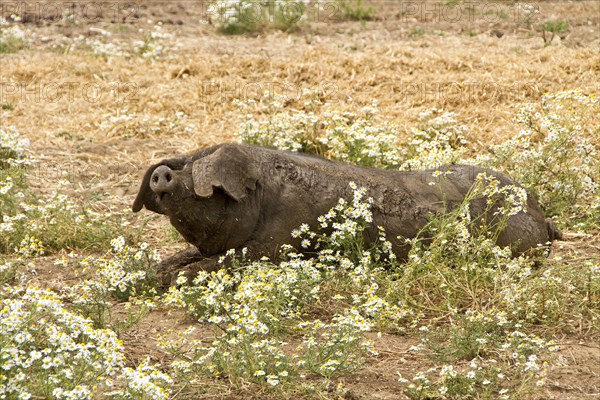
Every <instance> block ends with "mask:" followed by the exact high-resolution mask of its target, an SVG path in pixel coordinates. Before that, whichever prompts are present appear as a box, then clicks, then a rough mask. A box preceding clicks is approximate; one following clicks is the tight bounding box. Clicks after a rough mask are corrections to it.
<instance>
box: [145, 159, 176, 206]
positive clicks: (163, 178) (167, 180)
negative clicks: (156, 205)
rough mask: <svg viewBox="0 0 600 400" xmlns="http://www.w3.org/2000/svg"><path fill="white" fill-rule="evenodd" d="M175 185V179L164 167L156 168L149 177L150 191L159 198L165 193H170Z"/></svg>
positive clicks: (169, 170)
mask: <svg viewBox="0 0 600 400" xmlns="http://www.w3.org/2000/svg"><path fill="white" fill-rule="evenodd" d="M176 184H177V177H176V176H175V174H174V173H173V170H172V169H171V168H169V167H167V166H166V165H161V166H160V167H157V168H156V169H155V170H154V172H153V173H152V176H151V177H150V189H152V191H153V192H154V193H156V194H157V195H158V196H159V197H161V198H162V196H163V195H164V194H165V193H172V192H173V191H174V190H175V185H176Z"/></svg>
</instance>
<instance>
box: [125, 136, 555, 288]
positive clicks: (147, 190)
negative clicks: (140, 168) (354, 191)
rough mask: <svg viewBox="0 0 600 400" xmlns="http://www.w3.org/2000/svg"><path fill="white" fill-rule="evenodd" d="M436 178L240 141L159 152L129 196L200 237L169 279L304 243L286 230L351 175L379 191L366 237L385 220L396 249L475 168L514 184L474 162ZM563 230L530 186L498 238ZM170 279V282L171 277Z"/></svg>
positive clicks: (404, 250) (539, 236) (543, 236)
mask: <svg viewBox="0 0 600 400" xmlns="http://www.w3.org/2000/svg"><path fill="white" fill-rule="evenodd" d="M442 170H444V171H450V172H451V173H449V174H446V175H445V177H444V178H443V179H438V181H437V183H438V184H436V185H433V186H432V185H430V184H429V182H432V181H436V179H435V178H434V177H433V172H434V171H433V170H422V171H391V170H382V169H374V168H367V167H360V166H355V165H350V164H346V163H341V162H335V161H331V160H327V159H324V158H321V157H317V156H312V155H307V154H302V153H293V152H286V151H279V150H273V149H266V148H261V147H254V146H248V145H239V144H221V145H217V146H213V147H209V148H206V149H204V150H201V151H199V152H197V153H195V154H192V155H189V156H183V157H178V158H172V159H168V160H163V161H161V162H159V163H158V164H154V165H152V166H151V167H150V168H149V169H148V171H147V172H146V174H145V175H144V178H143V181H142V185H141V187H140V191H139V193H138V195H137V198H136V199H135V202H134V204H133V211H134V212H137V211H140V210H141V209H142V207H146V208H147V209H148V210H151V211H154V212H157V213H159V214H164V215H167V216H168V217H169V218H170V221H171V224H172V225H173V226H174V227H175V228H176V229H177V230H178V231H179V232H180V233H181V235H182V236H183V237H184V238H185V239H186V240H187V241H188V242H189V243H191V244H192V245H193V246H194V247H193V248H190V249H187V250H184V251H183V252H181V253H179V254H176V255H175V256H173V257H171V258H169V259H167V260H165V261H163V262H162V263H161V264H160V265H159V273H162V274H165V276H167V278H166V280H167V281H170V280H171V279H172V278H173V277H174V276H176V275H177V272H178V271H180V270H185V271H187V272H188V273H190V274H191V273H193V272H197V271H198V270H200V269H204V270H214V269H215V268H216V267H217V262H216V261H217V260H218V258H219V257H220V256H221V255H223V254H224V252H225V251H227V250H228V249H238V250H240V249H242V248H246V249H247V257H249V258H250V259H259V258H261V257H263V256H267V257H269V258H271V259H274V258H276V257H277V256H278V249H279V247H280V246H281V245H282V244H291V245H292V246H295V247H296V248H297V249H299V250H300V243H299V240H300V239H297V238H296V239H294V238H292V237H291V235H290V233H291V231H292V230H293V229H296V228H298V227H299V226H300V225H301V224H303V223H308V224H311V226H314V224H315V223H316V221H317V218H318V217H319V216H320V215H323V214H325V213H327V211H329V210H330V209H331V208H332V207H333V206H335V205H336V204H337V201H338V199H339V198H340V197H347V195H348V190H349V185H348V183H349V182H350V181H354V182H355V183H356V184H357V185H358V186H359V187H365V188H367V189H368V195H369V196H370V197H372V198H373V204H372V212H373V224H372V225H373V228H371V229H370V230H367V231H366V232H365V241H366V243H369V242H372V241H373V240H375V238H376V237H377V228H376V227H377V226H380V225H381V226H383V227H384V228H385V231H386V234H387V237H388V239H389V240H390V241H391V243H392V248H393V251H394V253H395V254H396V255H397V257H398V258H399V259H401V260H402V259H406V257H407V255H408V251H409V247H408V245H407V244H406V242H405V241H404V240H403V239H402V238H414V237H415V236H416V235H417V233H418V232H419V230H420V229H421V228H423V227H424V226H425V224H426V223H427V221H428V214H429V213H430V212H434V213H441V212H443V211H444V210H446V209H452V208H453V207H454V206H456V205H458V204H460V203H461V202H462V201H463V199H464V197H465V195H466V194H467V192H468V191H469V189H470V188H471V186H472V184H473V182H474V180H475V178H476V176H477V175H478V174H479V173H480V172H486V173H487V174H489V175H493V176H494V177H496V179H498V181H499V183H500V185H502V186H504V185H514V184H515V183H514V182H513V181H512V180H510V179H509V178H507V177H506V176H504V175H502V174H500V173H497V172H494V171H491V170H487V169H483V168H478V167H473V166H458V165H451V166H446V167H444V168H442ZM485 207H486V206H485V199H479V200H475V201H473V203H472V204H471V213H472V215H473V216H477V215H479V214H483V212H484V210H485ZM557 238H560V232H559V231H558V230H557V229H556V228H555V226H554V224H553V223H552V221H551V220H550V219H546V218H545V216H544V213H543V212H542V210H541V209H540V207H539V205H538V203H537V202H536V201H535V199H533V198H532V197H531V196H528V200H527V210H526V212H523V211H521V212H519V213H518V214H516V215H514V216H512V217H510V219H509V220H508V226H507V227H506V228H505V229H504V230H503V231H502V232H501V233H500V235H499V236H498V239H497V243H498V244H499V245H501V246H507V245H510V246H512V248H513V253H514V254H515V255H517V254H522V253H524V252H527V251H528V250H530V249H533V248H536V247H538V245H539V244H546V243H548V242H549V241H552V240H554V239H557ZM168 283H170V282H168Z"/></svg>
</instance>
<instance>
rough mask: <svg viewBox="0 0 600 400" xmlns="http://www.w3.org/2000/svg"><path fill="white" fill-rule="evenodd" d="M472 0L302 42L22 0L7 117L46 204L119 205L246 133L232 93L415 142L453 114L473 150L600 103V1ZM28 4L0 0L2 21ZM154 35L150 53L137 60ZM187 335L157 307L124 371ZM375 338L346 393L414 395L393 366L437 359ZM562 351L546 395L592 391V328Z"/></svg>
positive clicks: (40, 274)
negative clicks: (567, 99)
mask: <svg viewBox="0 0 600 400" xmlns="http://www.w3.org/2000/svg"><path fill="white" fill-rule="evenodd" d="M465 3H466V2H463V1H456V2H442V3H423V2H421V1H416V2H411V3H409V2H400V1H397V2H395V1H388V2H372V3H370V4H372V5H373V6H374V7H375V9H376V10H377V13H376V17H375V18H374V19H373V20H370V21H364V22H360V21H338V20H336V19H335V18H331V17H335V15H334V14H335V12H336V11H335V10H333V11H331V15H330V14H327V13H325V15H324V14H321V15H311V16H310V17H309V18H307V20H306V21H305V22H304V23H303V24H302V25H301V26H300V28H299V29H297V30H294V31H292V32H281V31H271V30H266V31H264V32H258V33H256V34H246V35H237V36H236V35H231V36H228V35H224V34H221V33H219V32H217V31H216V29H215V27H214V24H213V23H212V21H208V20H207V18H206V13H205V12H206V8H205V5H203V4H202V3H199V2H193V1H188V2H186V1H175V0H173V1H170V2H155V1H138V2H134V3H131V4H130V6H129V7H130V8H126V9H122V8H120V7H119V6H118V4H117V3H112V4H111V3H92V4H95V6H94V7H92V8H89V7H88V9H87V12H84V10H85V9H86V8H85V3H79V2H76V3H75V4H76V7H75V8H74V9H73V12H72V18H68V19H65V18H56V19H54V18H50V17H48V16H49V15H55V14H53V13H54V12H55V11H54V10H55V9H57V8H58V9H61V7H62V8H64V7H65V4H63V3H53V4H54V5H52V3H50V4H51V5H52V7H54V8H52V7H50V8H49V6H48V5H47V4H43V3H27V4H28V5H27V7H29V8H28V11H27V12H25V13H23V12H19V11H16V15H21V17H22V21H21V22H20V23H18V26H19V27H20V28H21V29H22V30H24V31H25V32H26V37H27V39H26V44H24V45H23V46H22V48H20V49H19V50H18V51H16V52H14V53H10V54H8V53H7V54H0V96H1V98H0V103H2V104H3V107H2V110H0V118H1V119H0V121H1V122H0V123H1V124H2V126H15V127H16V129H17V130H18V131H19V132H20V133H21V134H22V135H23V136H25V137H27V138H28V139H29V140H30V142H31V145H30V148H29V153H30V155H31V156H32V157H33V158H34V159H35V160H36V161H35V164H34V165H33V166H32V172H31V173H30V177H29V179H30V184H31V185H32V188H33V189H34V190H35V191H36V192H37V193H40V194H44V193H49V192H50V191H51V190H53V189H54V188H56V184H57V182H58V180H59V179H61V178H63V179H67V180H69V181H70V182H72V183H73V184H74V187H76V188H78V189H79V191H78V193H77V196H78V197H77V199H78V200H77V201H80V202H83V203H84V204H89V206H90V207H92V208H95V209H99V210H102V209H105V208H106V207H113V208H116V209H123V208H128V207H130V205H131V204H132V202H133V199H134V196H135V194H136V193H137V190H138V185H139V182H140V179H141V176H142V174H143V172H144V171H145V168H146V166H148V165H149V164H151V163H154V162H156V161H157V160H159V159H162V158H165V157H170V156H172V155H176V154H180V153H186V152H190V151H193V150H195V149H197V148H201V147H205V146H208V145H212V144H216V143H221V142H226V141H231V140H234V134H235V133H236V132H237V131H238V129H239V124H240V122H241V118H240V113H239V110H238V108H237V107H236V105H235V104H234V101H233V100H234V99H236V98H237V99H242V100H247V99H252V98H258V97H260V96H261V94H262V93H263V92H265V91H271V92H272V93H275V94H282V95H285V96H287V98H288V99H289V101H288V102H287V103H286V107H289V108H290V109H296V110H302V109H303V108H304V107H305V103H306V102H309V101H310V100H313V99H315V98H316V99H319V100H320V101H321V102H322V103H323V109H349V110H354V109H359V108H361V107H363V106H366V105H370V104H372V103H373V102H374V101H376V102H377V104H378V108H379V111H380V115H381V117H382V118H383V119H384V120H388V121H392V122H395V123H396V124H398V125H400V126H402V127H406V130H407V132H406V134H407V135H408V129H409V127H411V126H414V124H415V123H416V121H417V120H418V115H419V113H421V112H423V111H425V110H428V109H430V108H434V107H435V108H441V109H444V110H446V111H453V112H456V113H457V115H458V117H459V118H460V121H461V122H462V123H464V124H465V125H467V126H468V128H469V134H468V139H469V141H470V142H471V143H473V152H477V151H478V150H481V151H483V149H484V148H485V147H486V146H489V145H490V144H491V143H499V142H500V141H502V140H504V139H506V138H507V135H508V134H509V133H511V132H515V129H516V128H515V125H514V123H513V122H512V118H513V116H514V115H515V113H516V112H517V110H518V109H519V108H520V107H521V106H522V105H523V104H524V103H525V102H532V101H537V100H539V98H540V97H541V95H543V94H544V93H553V92H558V91H561V90H568V89H574V88H580V89H581V90H582V91H583V92H584V93H587V94H590V95H596V96H597V95H599V94H600V93H599V92H600V86H599V82H600V51H599V49H600V3H598V2H597V1H595V0H591V1H586V0H582V1H543V0H540V1H538V2H537V3H536V7H538V8H539V13H537V14H535V15H534V16H533V17H532V18H531V20H530V19H529V17H528V16H526V15H525V14H524V12H523V11H522V10H521V11H519V10H520V9H519V8H518V4H516V3H514V2H504V1H503V2H496V3H493V2H487V3H485V2H471V3H470V4H471V5H473V6H474V7H475V13H474V14H470V10H472V9H468V8H467V7H466V5H465ZM24 4H25V3H14V4H13V3H11V4H3V5H2V7H3V9H2V12H3V15H2V17H4V18H5V19H6V18H9V16H10V15H11V14H13V13H15V11H13V9H10V7H23V5H24ZM450 4H451V5H450ZM98 5H100V6H98ZM98 7H100V8H98ZM99 9H100V10H101V11H102V15H98V14H96V13H97V12H98V10H99ZM17 10H19V9H17ZM90 10H91V11H90ZM130 10H133V11H130ZM20 11H22V9H20ZM60 11H61V13H62V12H64V11H65V10H64V9H61V10H60ZM90 13H91V14H90ZM547 20H561V21H566V22H568V26H569V30H568V32H566V33H564V34H561V35H560V36H562V37H559V35H557V36H556V37H554V38H553V39H552V41H551V42H548V43H545V41H544V38H543V37H542V33H541V28H540V27H541V24H542V23H543V22H544V21H547ZM151 32H155V35H154V38H151V36H150V35H151ZM157 32H158V34H156V33H157ZM498 36H501V37H498ZM149 38H151V39H149ZM144 39H145V40H146V42H145V44H146V45H148V46H153V48H150V50H149V51H154V50H156V54H155V55H154V54H151V56H149V57H142V56H140V55H138V54H135V52H134V51H133V50H132V49H133V48H134V47H136V46H138V47H139V46H140V45H139V44H136V41H140V40H141V41H144ZM107 44H114V45H115V46H113V47H110V48H109V47H108V45H107ZM119 51H124V52H130V53H132V54H129V55H127V54H125V55H123V54H121V55H119V54H117V53H118V52H119ZM94 52H96V54H95V53H94ZM100 53H103V54H100ZM109 53H112V54H113V55H110V54H109ZM107 54H108V55H107ZM5 105H6V106H5ZM142 214H145V215H136V216H133V215H131V217H130V220H131V221H132V223H133V224H141V223H142V221H143V220H149V222H148V224H147V226H146V227H145V228H144V229H145V231H144V240H146V241H148V242H149V243H150V244H151V246H155V247H156V248H157V249H159V252H160V253H161V255H163V256H165V255H168V254H171V253H172V252H173V251H174V250H175V249H180V248H183V247H185V246H184V243H181V242H180V241H177V240H176V239H173V237H172V236H173V235H172V234H171V233H169V228H168V221H166V220H165V219H163V218H160V217H158V216H149V215H148V214H149V213H148V212H143V213H142ZM553 251H554V252H555V254H562V253H564V254H566V253H567V252H578V253H581V256H582V257H587V258H594V257H596V259H597V257H598V252H600V240H599V234H598V232H595V233H593V234H592V235H587V236H583V235H580V234H576V233H574V232H566V233H565V241H563V242H559V243H555V248H554V250H553ZM85 252H89V253H91V254H93V253H94V249H93V248H92V249H86V250H85ZM594 254H595V255H594ZM53 257H54V258H55V257H58V255H50V256H48V257H42V258H40V259H39V260H38V261H37V265H38V267H37V270H35V271H31V280H30V282H31V283H32V284H37V285H41V286H44V287H50V288H53V289H57V290H60V288H61V286H62V285H64V284H69V282H72V281H73V279H75V278H74V276H72V275H70V274H69V272H68V271H65V270H64V269H61V268H60V267H57V266H55V265H53V264H52V261H53V259H54V258H53ZM116 307H118V306H116ZM192 324H194V322H193V321H192V320H191V319H189V318H188V317H186V316H185V315H184V314H183V313H182V312H174V311H168V310H167V311H165V310H157V311H153V312H151V313H150V314H149V315H148V316H147V317H146V318H145V319H143V320H142V321H141V322H140V323H139V325H137V326H136V327H134V328H133V329H132V330H130V331H128V332H126V333H125V334H124V336H123V340H124V342H125V347H126V354H127V357H128V361H129V362H131V363H137V362H138V361H139V360H141V359H143V358H144V357H145V356H146V355H151V356H152V357H153V359H154V360H157V361H161V360H164V357H165V356H164V354H162V353H161V352H160V351H159V350H158V349H157V348H156V336H157V334H159V333H165V332H166V331H167V330H168V329H169V328H173V329H175V330H183V329H185V328H186V327H187V326H190V325H192ZM196 325H197V324H196ZM202 329H203V328H202V327H201V326H200V327H199V331H200V333H199V335H200V336H201V335H202V333H201V332H202ZM207 332H208V331H207ZM205 333H206V332H205ZM206 334H207V335H208V334H211V333H206ZM596 339H597V338H596ZM374 340H375V345H376V347H377V349H378V350H379V352H380V355H379V356H377V357H374V358H372V359H370V360H369V362H368V363H367V365H366V366H365V367H364V368H363V369H361V370H359V371H358V372H356V373H353V374H351V375H349V376H345V377H343V378H341V381H343V383H344V385H345V386H346V387H347V388H349V389H350V391H349V392H348V394H346V397H345V398H347V399H364V400H370V399H386V400H391V399H402V398H404V397H403V394H402V390H401V387H400V386H399V383H398V375H397V371H400V372H401V373H402V374H403V375H404V376H412V375H411V373H412V372H413V371H417V370H422V369H426V368H427V367H428V366H429V365H430V364H431V361H429V360H427V358H425V357H423V356H419V355H415V354H414V353H412V352H409V351H408V349H409V347H410V346H412V345H414V344H415V343H416V341H417V340H416V339H415V338H412V337H410V336H408V337H406V336H396V335H386V334H384V335H383V337H382V338H375V337H374ZM556 340H557V342H558V343H559V345H560V346H561V350H560V352H559V355H558V357H559V360H560V363H559V365H558V366H553V367H552V369H551V370H550V374H549V376H548V379H547V384H546V386H545V388H544V389H543V391H542V393H543V394H541V395H537V397H535V398H536V399H557V400H558V399H560V400H567V399H572V400H583V399H595V398H598V396H599V395H600V346H599V345H598V342H596V341H594V340H593V338H591V337H590V336H586V335H585V332H576V333H574V334H572V335H569V336H565V337H558V338H556ZM337 383H339V382H338V381H335V382H334V384H337ZM256 390H257V389H256V386H248V387H244V386H242V387H239V388H233V387H232V386H229V385H227V384H226V382H220V381H218V380H209V379H208V378H207V381H206V385H205V386H204V387H202V388H201V390H200V389H199V392H198V393H199V394H196V395H193V396H192V397H189V398H207V399H208V398H211V399H212V398H214V399H248V398H254V399H263V398H278V397H277V394H276V393H273V392H270V391H268V390H267V389H264V390H263V389H260V390H259V391H258V392H256ZM331 396H332V397H331V398H334V397H333V396H334V394H333V392H332V393H331ZM175 398H177V396H175Z"/></svg>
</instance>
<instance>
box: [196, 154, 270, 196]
mask: <svg viewBox="0 0 600 400" xmlns="http://www.w3.org/2000/svg"><path fill="white" fill-rule="evenodd" d="M249 150H250V149H249V148H247V147H243V146H239V145H235V144H226V145H223V146H221V147H220V148H219V149H218V150H216V151H215V152H213V153H212V154H210V155H208V156H206V157H203V158H200V159H198V160H196V161H194V165H193V167H192V178H193V181H194V192H195V193H196V194H197V195H198V196H200V197H210V196H212V194H213V188H221V189H223V190H224V191H225V193H227V194H228V195H229V196H230V197H231V198H233V199H234V200H235V201H242V200H243V199H244V198H245V197H246V196H247V195H248V192H250V191H253V190H255V189H256V183H257V181H258V178H259V173H258V168H257V160H256V159H255V157H253V155H252V153H251V152H250V151H249Z"/></svg>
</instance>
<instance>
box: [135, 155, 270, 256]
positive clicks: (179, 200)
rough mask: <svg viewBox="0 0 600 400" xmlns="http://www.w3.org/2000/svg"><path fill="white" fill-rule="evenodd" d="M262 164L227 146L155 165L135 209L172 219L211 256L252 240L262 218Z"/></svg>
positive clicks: (147, 174)
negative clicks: (259, 197)
mask: <svg viewBox="0 0 600 400" xmlns="http://www.w3.org/2000/svg"><path fill="white" fill-rule="evenodd" d="M257 185H259V174H258V168H257V160H254V159H253V155H252V154H251V153H250V152H249V151H247V150H246V149H244V148H240V147H239V146H228V145H223V146H221V147H219V148H217V149H216V150H215V151H213V152H212V153H208V154H205V155H203V154H202V153H199V154H198V155H197V156H192V157H187V158H178V159H172V160H165V161H162V162H160V163H158V164H155V165H152V166H151V167H150V168H149V169H148V171H147V172H146V174H145V175H144V179H143V181H142V185H141V187H140V191H139V193H138V195H137V198H136V199H135V202H134V203H133V211H134V212H137V211H140V210H141V209H142V207H146V208H147V209H148V210H150V211H154V212H157V213H159V214H164V215H167V216H168V217H169V218H170V220H171V223H172V224H173V226H174V227H175V228H176V229H177V230H178V231H179V232H180V233H181V234H182V235H183V237H184V238H185V239H186V240H187V241H188V242H190V243H192V244H194V245H196V246H197V247H198V248H199V249H200V250H201V251H203V252H204V253H206V254H207V255H211V254H216V253H218V252H221V251H224V250H227V249H228V248H234V247H238V246H240V245H241V244H243V243H244V242H245V241H246V240H248V236H249V235H250V234H251V232H252V230H253V229H254V226H255V224H256V220H257V219H258V214H259V211H260V210H259V205H258V204H257V199H256V196H255V192H256V191H257Z"/></svg>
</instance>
